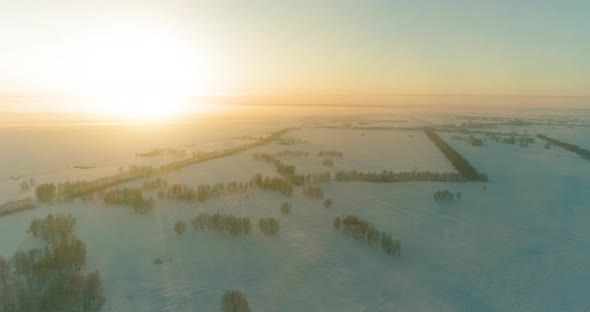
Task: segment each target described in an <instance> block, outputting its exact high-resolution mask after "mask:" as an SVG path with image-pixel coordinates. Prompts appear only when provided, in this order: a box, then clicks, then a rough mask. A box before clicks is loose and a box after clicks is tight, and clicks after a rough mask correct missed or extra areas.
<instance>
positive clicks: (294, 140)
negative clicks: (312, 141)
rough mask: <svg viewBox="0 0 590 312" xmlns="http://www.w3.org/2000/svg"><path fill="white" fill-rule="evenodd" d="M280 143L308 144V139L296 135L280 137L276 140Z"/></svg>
mask: <svg viewBox="0 0 590 312" xmlns="http://www.w3.org/2000/svg"><path fill="white" fill-rule="evenodd" d="M277 141H278V143H279V144H281V145H293V144H309V141H308V140H304V139H301V138H296V137H281V138H279V139H278V140H277Z"/></svg>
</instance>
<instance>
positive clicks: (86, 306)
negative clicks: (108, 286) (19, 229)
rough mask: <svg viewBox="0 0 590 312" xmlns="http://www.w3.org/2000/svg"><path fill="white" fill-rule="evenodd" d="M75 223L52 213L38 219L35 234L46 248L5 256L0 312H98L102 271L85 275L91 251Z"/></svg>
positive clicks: (0, 262)
mask: <svg viewBox="0 0 590 312" xmlns="http://www.w3.org/2000/svg"><path fill="white" fill-rule="evenodd" d="M74 225H75V219H74V218H73V217H72V216H66V215H55V216H53V215H49V216H47V217H46V218H45V219H35V220H33V222H32V223H31V226H30V230H29V231H30V232H31V234H33V235H34V236H35V237H39V238H42V239H44V240H45V242H46V245H45V246H44V247H43V248H38V249H31V250H28V251H18V252H16V253H15V254H14V255H13V256H12V258H10V259H6V258H3V257H0V311H3V312H17V311H19V312H20V311H47V312H62V311H68V312H69V311H71V312H94V311H100V310H101V308H102V306H103V305H104V303H105V301H106V299H105V294H104V289H103V286H102V282H101V278H100V274H99V273H98V271H94V272H91V273H89V274H87V275H84V274H81V273H80V272H81V270H82V269H83V268H84V266H85V264H86V247H85V245H84V243H83V242H81V241H80V240H79V239H78V238H76V236H75V235H74V234H73V230H74Z"/></svg>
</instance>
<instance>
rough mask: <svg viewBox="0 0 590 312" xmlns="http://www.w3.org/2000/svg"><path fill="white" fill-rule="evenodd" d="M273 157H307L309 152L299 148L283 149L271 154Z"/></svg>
mask: <svg viewBox="0 0 590 312" xmlns="http://www.w3.org/2000/svg"><path fill="white" fill-rule="evenodd" d="M273 156H274V157H307V156H309V153H308V152H306V151H299V150H289V149H287V150H284V151H279V152H276V153H274V154H273Z"/></svg>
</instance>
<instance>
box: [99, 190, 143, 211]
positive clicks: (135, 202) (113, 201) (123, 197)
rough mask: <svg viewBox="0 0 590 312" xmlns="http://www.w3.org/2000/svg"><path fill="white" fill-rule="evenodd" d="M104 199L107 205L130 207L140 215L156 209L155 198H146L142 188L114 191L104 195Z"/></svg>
mask: <svg viewBox="0 0 590 312" xmlns="http://www.w3.org/2000/svg"><path fill="white" fill-rule="evenodd" d="M102 199H103V201H104V203H105V204H107V205H122V206H129V207H132V208H133V210H134V211H135V212H137V213H140V214H145V213H148V212H149V211H151V210H152V208H153V207H154V200H153V198H145V197H144V196H143V191H142V190H141V189H140V188H128V187H125V188H120V189H112V190H109V191H108V192H106V193H104V195H103V197H102Z"/></svg>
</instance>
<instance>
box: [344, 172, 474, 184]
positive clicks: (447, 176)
mask: <svg viewBox="0 0 590 312" xmlns="http://www.w3.org/2000/svg"><path fill="white" fill-rule="evenodd" d="M334 180H335V181H342V182H344V181H363V182H375V183H392V182H413V181H437V182H463V181H465V179H464V178H463V176H462V175H461V174H459V173H455V172H444V173H441V172H432V171H403V172H394V171H388V170H384V171H382V172H362V171H357V170H351V171H338V172H336V173H335V174H334Z"/></svg>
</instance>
